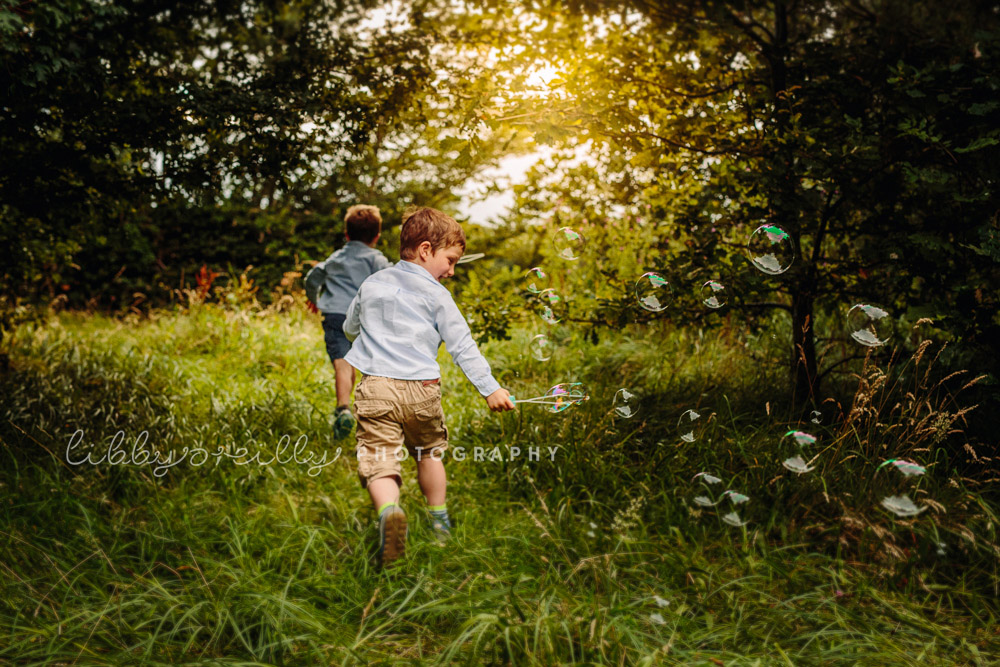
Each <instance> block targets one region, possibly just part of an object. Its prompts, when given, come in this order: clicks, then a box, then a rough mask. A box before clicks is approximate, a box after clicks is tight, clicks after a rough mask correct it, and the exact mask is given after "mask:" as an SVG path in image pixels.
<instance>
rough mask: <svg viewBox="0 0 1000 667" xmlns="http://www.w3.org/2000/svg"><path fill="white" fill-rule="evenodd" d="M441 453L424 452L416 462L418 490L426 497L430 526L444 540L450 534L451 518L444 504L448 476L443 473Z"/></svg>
mask: <svg viewBox="0 0 1000 667" xmlns="http://www.w3.org/2000/svg"><path fill="white" fill-rule="evenodd" d="M440 457H441V454H440V453H437V454H433V456H432V455H431V452H426V455H422V456H421V460H420V461H418V462H417V481H418V482H419V483H420V490H421V491H423V492H424V498H426V499H427V511H428V512H429V513H430V515H431V527H432V528H433V529H434V532H435V533H436V534H437V536H438V538H439V539H442V540H445V539H447V538H448V537H449V536H450V535H451V518H449V516H448V506H447V505H446V504H445V492H446V490H447V487H448V476H447V474H446V473H445V469H444V463H443V462H442V461H441V458H440Z"/></svg>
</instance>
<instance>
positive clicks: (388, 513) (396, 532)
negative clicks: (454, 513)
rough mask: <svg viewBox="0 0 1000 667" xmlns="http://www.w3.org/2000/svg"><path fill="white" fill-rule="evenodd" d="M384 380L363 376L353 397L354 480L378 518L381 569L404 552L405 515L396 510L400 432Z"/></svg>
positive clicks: (390, 391)
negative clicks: (355, 425) (355, 434)
mask: <svg viewBox="0 0 1000 667" xmlns="http://www.w3.org/2000/svg"><path fill="white" fill-rule="evenodd" d="M394 382H395V381H393V380H388V379H387V378H377V377H371V376H366V377H365V378H364V379H363V380H362V381H361V384H359V385H358V391H357V393H356V394H355V401H354V409H355V412H356V413H357V416H358V451H357V454H358V477H359V479H360V481H361V486H362V487H364V488H366V489H368V494H369V495H370V496H371V499H372V504H373V505H374V506H375V511H376V513H377V514H378V531H379V553H378V556H379V561H380V562H381V564H382V565H383V566H386V565H389V564H390V563H392V562H393V561H395V560H397V559H399V558H401V557H402V556H403V555H404V553H405V551H406V535H407V532H408V531H407V525H406V513H405V512H403V510H402V508H400V507H399V505H398V501H399V490H400V487H401V486H402V475H401V473H402V466H401V465H400V462H399V459H398V458H397V456H396V453H397V452H403V453H405V451H404V450H403V449H402V444H403V432H402V427H401V426H400V424H399V421H398V410H397V407H396V400H395V396H394V394H393V389H392V385H393V383H394Z"/></svg>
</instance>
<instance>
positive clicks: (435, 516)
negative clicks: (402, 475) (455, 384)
mask: <svg viewBox="0 0 1000 667" xmlns="http://www.w3.org/2000/svg"><path fill="white" fill-rule="evenodd" d="M413 393H414V397H413V398H414V400H415V405H414V410H413V417H412V419H408V420H407V421H406V422H405V423H404V424H403V434H404V436H405V440H406V446H407V449H409V450H410V452H411V454H412V455H413V458H414V460H415V461H416V462H417V481H418V482H419V483H420V490H421V491H423V493H424V498H426V499H427V509H428V511H429V512H430V514H431V523H432V526H433V528H434V531H435V532H436V533H437V534H438V536H439V537H442V538H444V537H447V536H448V534H449V530H450V528H451V521H450V520H449V518H448V510H447V507H446V505H445V496H446V490H447V486H448V479H447V475H446V473H445V467H444V463H443V462H442V460H441V459H442V457H443V456H444V452H445V450H447V449H448V429H447V428H446V427H445V424H444V411H443V410H442V408H441V383H440V381H427V382H417V381H414V383H413Z"/></svg>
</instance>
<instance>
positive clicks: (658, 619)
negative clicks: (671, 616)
mask: <svg viewBox="0 0 1000 667" xmlns="http://www.w3.org/2000/svg"><path fill="white" fill-rule="evenodd" d="M649 620H650V621H651V622H653V623H655V624H656V625H663V624H665V623H666V622H667V621H666V620H664V618H663V614H650V615H649Z"/></svg>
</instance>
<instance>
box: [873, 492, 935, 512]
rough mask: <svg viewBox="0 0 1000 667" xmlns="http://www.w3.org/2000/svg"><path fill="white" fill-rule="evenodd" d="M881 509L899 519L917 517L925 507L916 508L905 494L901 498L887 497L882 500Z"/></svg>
mask: <svg viewBox="0 0 1000 667" xmlns="http://www.w3.org/2000/svg"><path fill="white" fill-rule="evenodd" d="M882 507H884V508H886V509H887V510H889V511H890V512H892V513H893V514H895V515H896V516H901V517H911V516H917V515H918V514H920V513H921V512H923V511H924V510H925V509H927V506H926V505H924V506H923V507H917V506H916V505H915V504H914V503H913V501H912V500H910V497H909V496H907V495H906V494H903V495H901V496H888V497H886V498H883V499H882Z"/></svg>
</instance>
